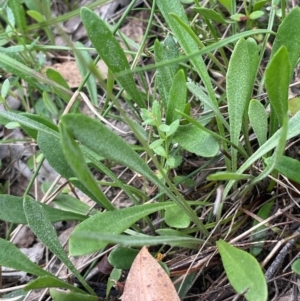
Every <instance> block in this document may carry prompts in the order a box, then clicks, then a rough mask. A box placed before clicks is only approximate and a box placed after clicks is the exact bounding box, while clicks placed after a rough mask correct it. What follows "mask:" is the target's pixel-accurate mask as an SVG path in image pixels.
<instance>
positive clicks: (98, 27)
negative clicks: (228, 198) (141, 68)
mask: <svg viewBox="0 0 300 301" xmlns="http://www.w3.org/2000/svg"><path fill="white" fill-rule="evenodd" d="M80 15H81V19H82V22H83V24H84V27H85V28H86V31H87V34H88V37H89V39H90V40H91V42H92V43H93V45H94V47H95V48H96V50H97V52H98V53H99V55H100V56H101V58H102V59H103V61H104V62H105V63H106V65H107V66H108V68H109V69H110V71H111V72H112V73H114V74H115V75H116V74H117V73H118V72H120V71H124V70H127V69H130V67H129V64H128V61H127V58H126V55H125V53H124V51H123V49H122V48H121V46H120V44H119V43H118V41H117V40H116V38H115V37H114V36H113V34H112V32H111V31H110V29H109V28H108V26H107V25H106V24H105V22H104V21H103V20H102V19H101V18H99V17H98V16H97V15H96V14H95V13H94V12H93V11H91V10H90V9H88V8H86V7H83V8H82V9H81V11H80ZM116 77H117V80H118V81H119V82H120V84H121V85H122V87H123V88H124V89H125V90H126V91H127V92H128V94H129V95H130V96H131V97H132V99H134V101H135V102H136V103H137V105H138V106H139V107H140V108H144V107H145V101H144V100H143V98H142V95H141V93H140V92H139V90H138V89H137V85H136V83H135V81H134V78H133V76H132V75H124V76H117V75H116Z"/></svg>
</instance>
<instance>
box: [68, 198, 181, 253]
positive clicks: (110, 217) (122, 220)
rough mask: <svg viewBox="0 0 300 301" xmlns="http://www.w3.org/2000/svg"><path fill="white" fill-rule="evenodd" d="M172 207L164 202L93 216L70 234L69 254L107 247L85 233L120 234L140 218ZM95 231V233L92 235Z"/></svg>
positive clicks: (104, 242)
mask: <svg viewBox="0 0 300 301" xmlns="http://www.w3.org/2000/svg"><path fill="white" fill-rule="evenodd" d="M172 206H176V204H174V203H171V202H165V203H158V204H147V205H139V206H135V207H129V208H124V209H116V210H114V211H106V212H100V213H98V214H95V215H93V216H91V217H90V218H88V219H87V220H85V221H84V222H82V223H80V224H79V225H78V226H77V227H76V228H75V230H74V231H73V232H72V234H71V236H70V240H69V250H70V254H71V255H73V256H77V255H84V254H89V253H93V252H95V251H98V250H100V249H102V248H104V247H105V246H106V245H107V241H103V240H101V239H91V238H88V237H87V233H93V235H98V234H99V235H100V234H107V235H108V236H109V235H112V234H120V233H122V232H124V231H125V230H127V229H128V228H129V227H131V226H132V225H133V224H134V223H136V222H137V221H139V220H140V219H141V218H144V217H145V216H147V215H149V214H151V213H153V212H156V211H159V210H163V209H166V208H168V207H172ZM95 229H96V230H95ZM95 231H97V232H96V233H94V232H95ZM79 236H80V237H79Z"/></svg>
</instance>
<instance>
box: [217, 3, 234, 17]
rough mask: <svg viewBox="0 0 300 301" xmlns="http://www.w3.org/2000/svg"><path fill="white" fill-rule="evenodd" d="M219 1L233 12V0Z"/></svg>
mask: <svg viewBox="0 0 300 301" xmlns="http://www.w3.org/2000/svg"><path fill="white" fill-rule="evenodd" d="M218 2H220V3H221V4H222V5H223V6H224V7H225V8H226V9H227V11H228V12H229V13H230V14H231V10H232V1H231V0H219V1H218Z"/></svg>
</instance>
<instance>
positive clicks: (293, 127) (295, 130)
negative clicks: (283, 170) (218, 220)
mask: <svg viewBox="0 0 300 301" xmlns="http://www.w3.org/2000/svg"><path fill="white" fill-rule="evenodd" d="M299 123H300V112H298V113H297V114H296V115H294V116H293V117H292V118H291V119H290V120H289V122H288V127H287V128H288V129H287V136H286V139H285V140H286V141H288V140H289V139H291V138H293V137H295V136H297V135H299V134H300V128H299ZM285 130H286V129H282V128H281V129H279V130H278V131H277V132H276V133H275V134H274V135H273V136H272V137H271V138H269V139H268V140H267V141H266V142H265V143H264V144H263V145H262V146H261V147H260V148H259V149H258V150H257V151H256V152H255V153H254V154H253V155H252V156H251V157H250V158H248V159H247V160H246V162H244V163H243V164H242V166H241V167H240V168H239V169H238V170H237V171H236V173H237V174H242V173H243V172H244V171H245V170H246V169H247V168H249V167H250V166H251V165H252V164H253V163H254V162H255V161H256V160H259V159H261V158H262V157H263V156H264V155H265V154H266V153H267V152H269V151H270V150H272V149H273V148H275V147H276V146H278V143H279V140H280V138H281V137H282V135H283V134H282V132H283V131H285ZM256 179H257V178H256ZM233 184H234V181H230V182H229V183H228V184H227V185H226V187H225V189H224V192H223V198H225V197H226V196H227V194H228V193H229V191H230V189H231V187H232V186H233Z"/></svg>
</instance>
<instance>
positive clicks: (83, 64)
mask: <svg viewBox="0 0 300 301" xmlns="http://www.w3.org/2000/svg"><path fill="white" fill-rule="evenodd" d="M75 46H76V48H80V47H82V48H84V45H83V44H81V43H80V42H76V44H75ZM75 58H76V63H77V66H78V69H79V71H80V73H81V76H82V78H84V77H85V76H86V74H87V73H88V72H89V69H88V66H89V65H91V64H92V63H93V60H92V58H91V56H90V54H89V52H88V51H80V52H79V51H75ZM85 86H86V88H87V90H88V92H89V96H90V99H91V102H92V104H93V105H94V106H98V93H97V85H96V79H95V77H94V75H93V74H90V76H89V78H88V79H87V81H86V83H85Z"/></svg>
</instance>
